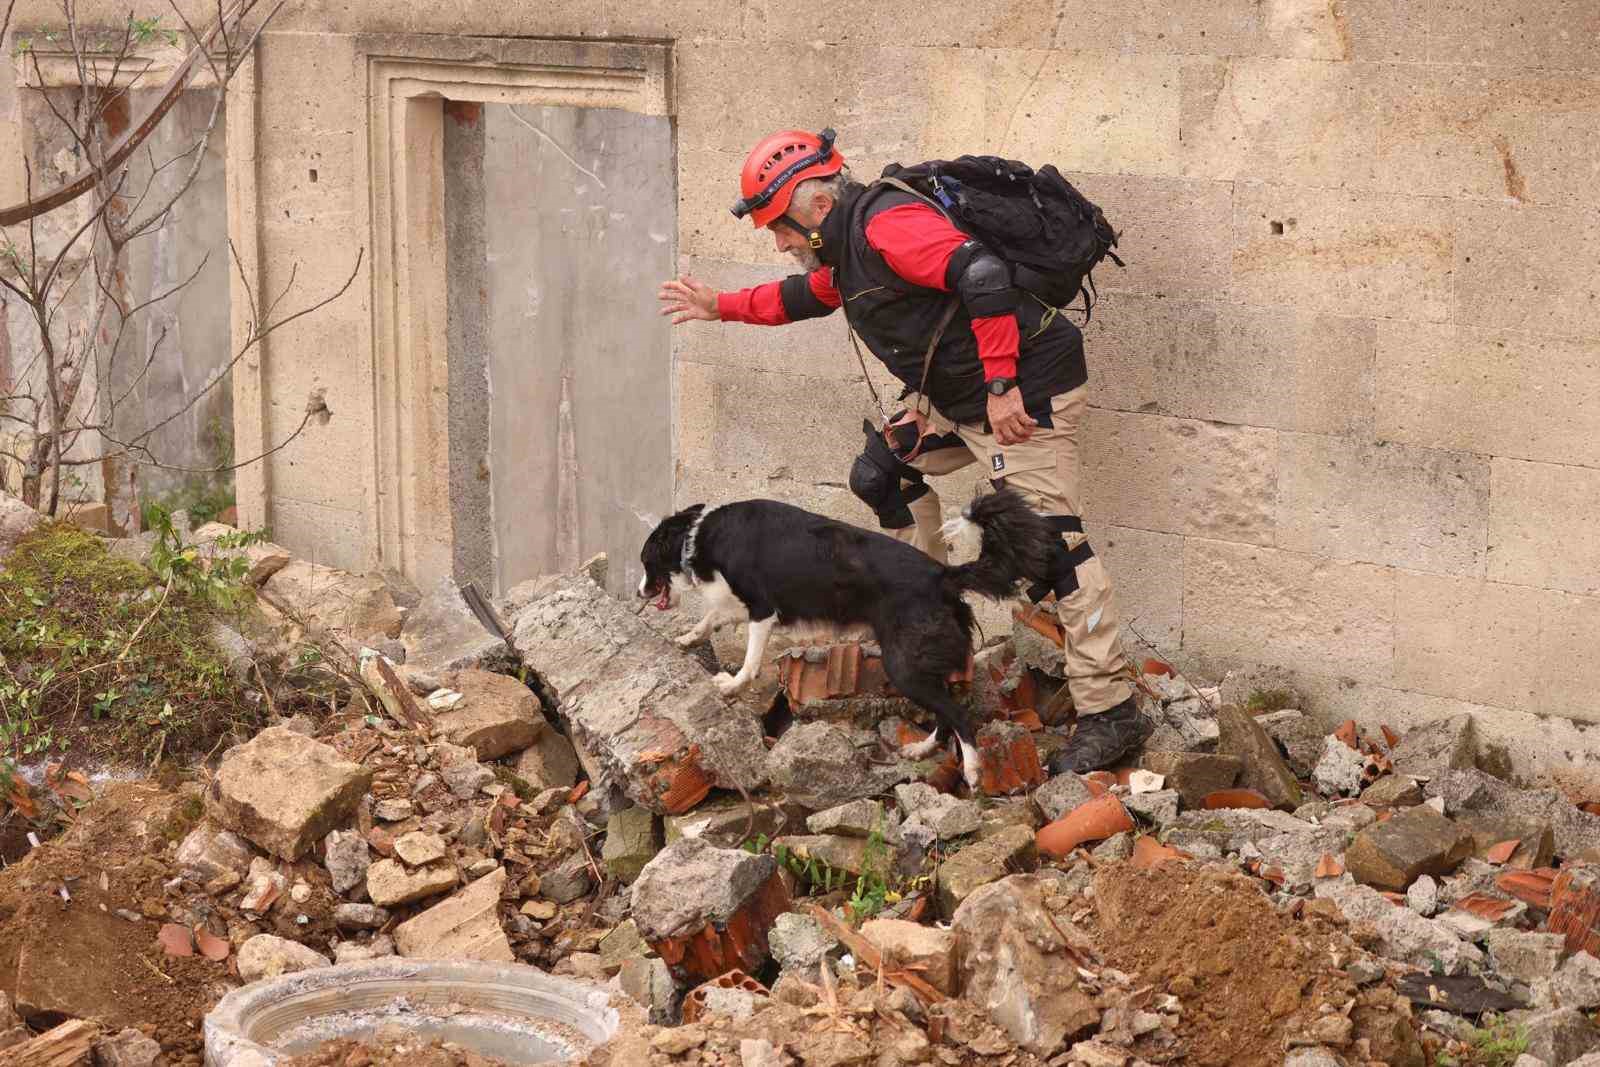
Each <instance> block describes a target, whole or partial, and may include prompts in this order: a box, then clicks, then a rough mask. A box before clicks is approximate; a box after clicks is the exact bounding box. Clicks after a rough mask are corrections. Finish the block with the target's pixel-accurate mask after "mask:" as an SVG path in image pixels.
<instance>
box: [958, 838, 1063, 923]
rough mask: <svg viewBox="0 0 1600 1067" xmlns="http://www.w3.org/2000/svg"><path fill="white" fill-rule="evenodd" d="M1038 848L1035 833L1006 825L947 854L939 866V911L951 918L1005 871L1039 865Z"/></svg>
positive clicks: (1014, 871) (1019, 870)
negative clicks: (978, 891)
mask: <svg viewBox="0 0 1600 1067" xmlns="http://www.w3.org/2000/svg"><path fill="white" fill-rule="evenodd" d="M1038 862H1039V848H1038V842H1037V841H1036V839H1035V837H1034V832H1033V831H1032V830H1030V829H1028V828H1027V827H1026V826H1008V827H1006V828H1005V829H1003V830H1000V831H999V832H998V833H995V834H994V835H992V836H990V837H985V838H980V839H979V840H977V841H975V842H973V843H972V844H970V845H968V846H967V847H966V848H964V849H962V850H961V851H960V852H957V853H956V854H955V855H953V856H947V857H945V859H944V862H943V863H941V864H940V865H939V874H938V880H937V884H936V894H937V898H938V904H939V913H940V914H941V915H943V916H944V917H945V918H947V919H948V918H950V917H952V916H953V915H955V913H956V909H957V908H959V907H960V906H961V904H962V902H963V901H965V900H966V899H967V898H968V897H970V896H971V895H972V894H973V893H975V892H976V891H977V890H979V889H980V888H982V887H983V886H986V885H988V884H990V883H991V882H996V881H999V880H1000V879H1001V878H1004V877H1006V876H1007V875H1008V874H1013V873H1017V872H1024V871H1031V870H1033V868H1034V867H1036V866H1037V865H1038Z"/></svg>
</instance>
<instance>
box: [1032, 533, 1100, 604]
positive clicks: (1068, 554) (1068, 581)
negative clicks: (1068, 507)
mask: <svg viewBox="0 0 1600 1067" xmlns="http://www.w3.org/2000/svg"><path fill="white" fill-rule="evenodd" d="M1082 528H1083V527H1082V525H1081V524H1079V526H1078V529H1079V530H1082ZM1092 558H1094V549H1092V548H1090V547H1089V542H1087V541H1083V542H1081V543H1080V544H1079V545H1078V547H1077V548H1068V547H1067V543H1066V542H1065V541H1057V542H1056V548H1055V553H1054V555H1052V556H1051V558H1050V571H1049V574H1048V575H1046V579H1045V581H1042V582H1035V583H1034V584H1033V585H1031V586H1029V587H1028V599H1029V600H1031V601H1033V602H1034V603H1035V604H1037V603H1038V602H1039V601H1041V600H1043V599H1044V598H1045V594H1046V593H1054V594H1055V595H1056V600H1058V601H1061V600H1065V599H1066V598H1067V597H1069V596H1071V595H1072V594H1073V593H1076V592H1077V591H1078V567H1079V566H1080V565H1081V564H1083V563H1084V562H1086V561H1088V560H1090V559H1092Z"/></svg>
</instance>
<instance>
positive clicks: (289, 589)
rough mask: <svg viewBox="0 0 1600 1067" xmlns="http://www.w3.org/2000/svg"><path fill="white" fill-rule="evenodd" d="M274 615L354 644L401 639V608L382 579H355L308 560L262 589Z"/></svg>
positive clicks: (294, 564)
mask: <svg viewBox="0 0 1600 1067" xmlns="http://www.w3.org/2000/svg"><path fill="white" fill-rule="evenodd" d="M261 595H262V599H263V601H264V602H265V605H266V607H267V609H269V617H270V614H272V613H277V612H279V611H281V612H282V613H283V614H285V615H287V616H288V620H289V621H292V622H295V623H298V622H299V621H300V620H306V621H308V622H310V623H311V624H313V625H315V626H321V627H324V628H326V629H327V630H330V631H332V633H333V634H334V635H335V636H338V637H341V638H346V639H349V640H351V641H353V642H363V641H367V640H370V639H372V638H374V637H398V636H399V634H400V622H401V618H400V608H399V606H398V605H396V604H395V602H394V597H392V596H391V595H390V594H389V589H388V587H387V586H385V585H384V583H383V579H382V578H378V577H375V576H372V575H355V574H350V573H349V572H347V571H341V570H337V569H335V568H333V567H324V566H322V565H321V564H318V563H308V562H306V561H305V560H301V559H297V560H292V561H290V562H289V563H288V564H286V565H285V566H284V567H282V568H281V569H279V570H278V571H277V572H276V573H274V574H273V575H272V577H270V578H268V579H267V580H266V581H265V582H264V583H263V584H262V586H261Z"/></svg>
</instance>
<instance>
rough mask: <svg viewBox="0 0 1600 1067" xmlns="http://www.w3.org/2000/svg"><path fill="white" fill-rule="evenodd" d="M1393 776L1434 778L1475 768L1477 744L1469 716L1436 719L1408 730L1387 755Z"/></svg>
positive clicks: (1475, 733)
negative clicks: (1392, 769) (1393, 772)
mask: <svg viewBox="0 0 1600 1067" xmlns="http://www.w3.org/2000/svg"><path fill="white" fill-rule="evenodd" d="M1389 758H1390V759H1392V760H1393V761H1394V769H1395V773H1396V774H1409V775H1410V776H1411V777H1413V778H1436V777H1438V776H1439V775H1441V774H1443V773H1444V772H1445V771H1459V770H1466V769H1467V768H1469V767H1474V766H1476V765H1477V760H1478V741H1477V732H1476V730H1475V729H1474V728H1473V724H1472V716H1471V715H1456V716H1453V717H1451V718H1448V719H1435V720H1433V721H1432V722H1428V723H1423V724H1422V725H1420V726H1414V727H1412V728H1411V729H1410V730H1407V731H1406V733H1405V735H1404V736H1402V737H1401V738H1400V743H1399V744H1398V745H1396V746H1394V749H1393V751H1392V752H1390V754H1389Z"/></svg>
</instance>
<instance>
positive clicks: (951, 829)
mask: <svg viewBox="0 0 1600 1067" xmlns="http://www.w3.org/2000/svg"><path fill="white" fill-rule="evenodd" d="M894 796H895V799H896V800H897V801H899V802H900V810H901V811H903V812H905V813H906V825H907V826H910V825H911V824H913V823H920V824H921V825H923V826H926V827H927V828H928V829H930V830H932V831H933V833H934V836H935V837H937V838H938V839H939V840H940V841H948V840H951V839H952V838H957V837H961V836H962V835H964V834H971V833H976V832H977V831H978V827H979V826H980V825H982V822H983V812H982V810H981V809H980V808H979V807H978V805H977V804H976V803H974V802H973V801H970V800H961V799H959V798H957V797H953V796H951V795H950V794H948V793H941V792H939V791H938V790H937V789H935V788H933V787H932V786H931V785H928V784H927V783H926V782H908V783H905V784H902V785H897V786H895V787H894Z"/></svg>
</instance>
